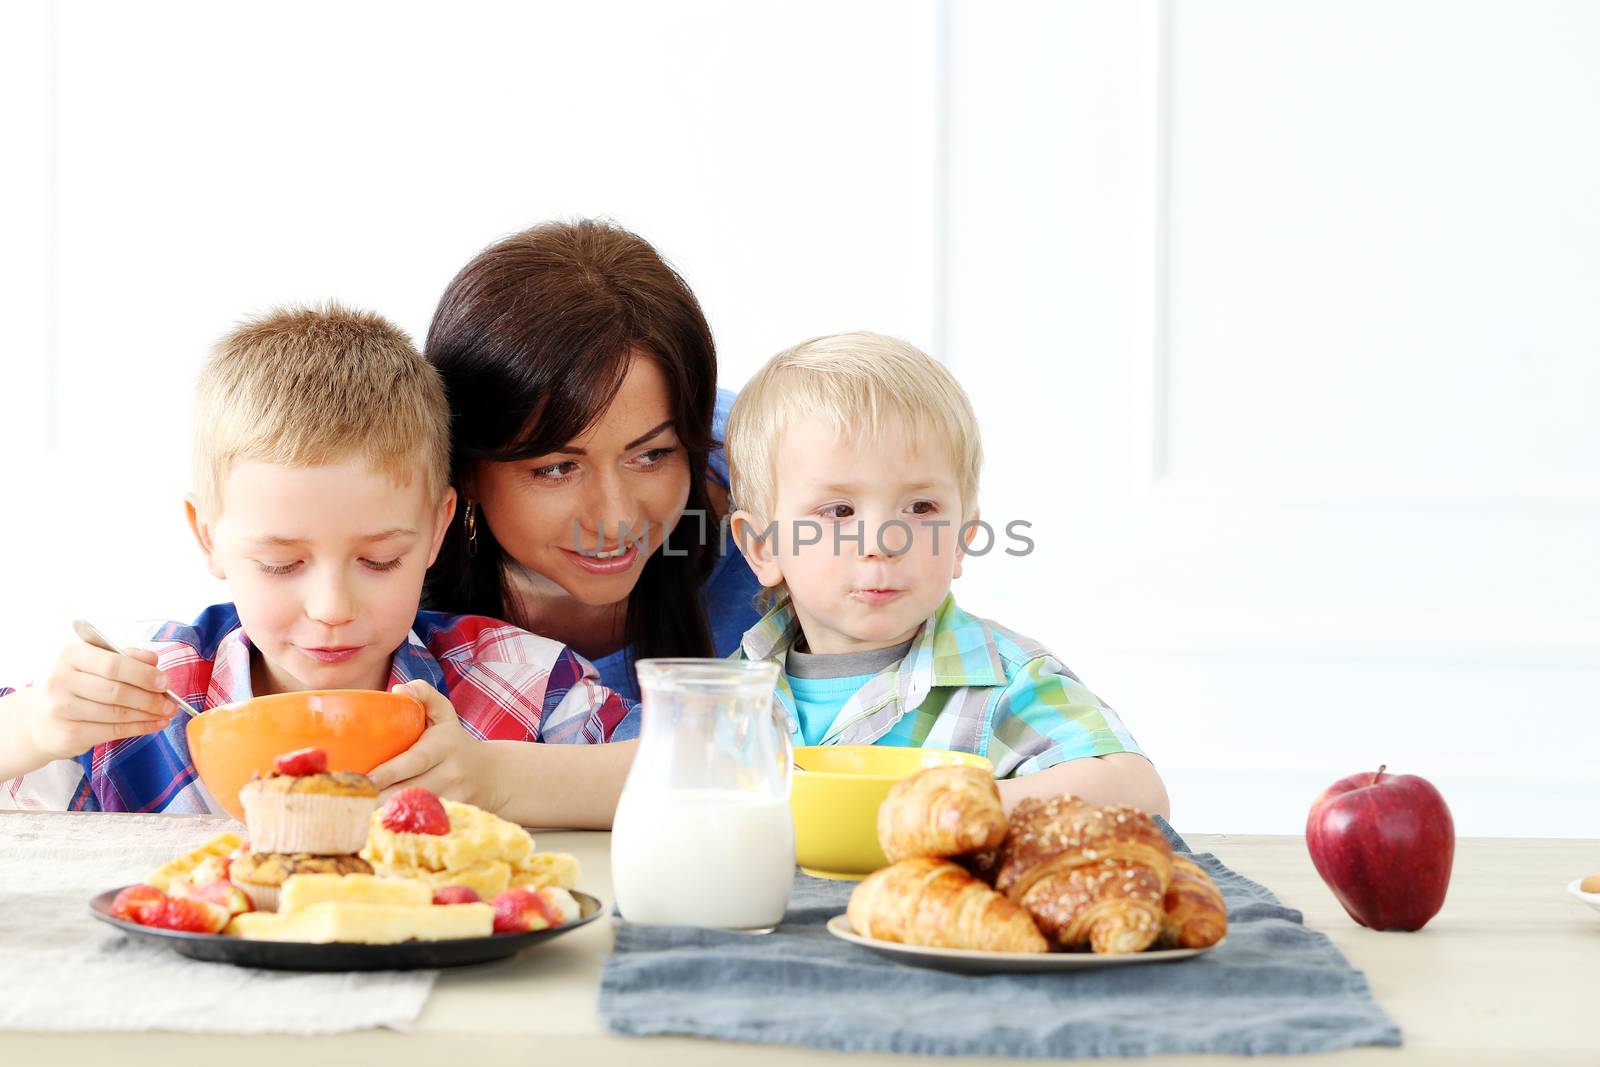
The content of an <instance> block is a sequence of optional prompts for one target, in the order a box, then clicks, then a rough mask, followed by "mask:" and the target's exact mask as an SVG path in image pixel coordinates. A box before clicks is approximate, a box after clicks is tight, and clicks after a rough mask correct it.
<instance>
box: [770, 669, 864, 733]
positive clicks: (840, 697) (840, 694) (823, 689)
mask: <svg viewBox="0 0 1600 1067" xmlns="http://www.w3.org/2000/svg"><path fill="white" fill-rule="evenodd" d="M871 680H872V675H870V674H852V675H849V676H847V677H843V678H801V677H798V676H796V675H793V674H791V675H789V689H790V690H791V691H792V692H793V693H794V711H795V714H796V715H797V716H798V717H799V719H800V736H801V738H803V739H804V741H805V743H806V744H808V745H820V744H821V743H822V739H823V738H824V737H826V736H827V734H828V727H830V726H832V725H833V720H834V719H836V718H838V717H839V709H841V708H843V707H844V704H845V701H847V700H849V699H850V698H851V697H853V696H855V694H856V690H857V689H860V688H861V687H862V686H864V685H866V684H867V683H868V682H869V681H871Z"/></svg>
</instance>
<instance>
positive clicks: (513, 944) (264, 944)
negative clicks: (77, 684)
mask: <svg viewBox="0 0 1600 1067" xmlns="http://www.w3.org/2000/svg"><path fill="white" fill-rule="evenodd" d="M121 891H122V890H121V889H108V890H106V891H105V892H104V893H101V894H100V895H99V896H97V897H95V898H94V899H93V900H91V901H89V914H91V915H93V916H94V917H95V918H96V919H99V920H100V921H101V922H104V923H110V924H111V925H112V926H115V927H116V928H117V929H119V930H121V931H123V932H124V933H127V934H131V935H132V936H134V937H140V938H144V939H146V940H148V941H155V942H158V943H160V944H164V945H168V946H170V947H171V948H173V949H174V950H176V951H177V953H178V954H179V955H180V956H188V957H189V958H190V959H194V960H205V961H207V962H209V963H232V964H235V965H237V966H239V967H266V968H269V969H272V970H279V971H414V970H418V969H422V968H431V967H464V966H466V965H467V964H470V963H488V962H489V961H490V960H503V959H505V958H507V957H509V956H514V955H516V954H517V953H518V952H521V951H522V950H523V949H525V948H531V947H532V946H534V945H537V944H540V943H541V942H544V941H548V940H550V939H551V938H553V937H560V936H561V935H562V934H564V933H567V932H568V931H570V930H576V929H577V928H578V927H580V926H583V925H584V924H586V923H590V922H593V921H594V920H595V919H596V918H597V917H598V916H599V915H600V914H601V912H602V911H604V909H603V908H602V907H601V906H600V901H598V900H596V899H595V898H594V897H591V896H590V895H589V894H587V893H580V892H578V891H577V890H571V893H572V896H573V898H574V899H575V900H577V902H578V908H579V911H578V917H577V918H576V919H574V920H572V921H571V922H569V923H567V924H566V925H565V926H557V927H555V928H553V929H549V930H530V931H528V932H527V933H522V934H493V935H491V936H489V937H462V938H456V939H454V940H451V941H402V942H400V943H399V944H395V945H352V944H340V943H337V942H335V943H330V944H312V943H310V942H305V941H249V940H246V939H245V938H242V937H228V936H226V935H223V934H191V933H187V932H185V931H182V930H162V929H160V928H158V927H154V926H140V925H139V924H138V923H132V922H128V921H127V920H126V919H119V918H117V917H116V916H115V915H112V914H111V902H112V901H113V900H115V899H116V897H117V894H118V893H120V892H121Z"/></svg>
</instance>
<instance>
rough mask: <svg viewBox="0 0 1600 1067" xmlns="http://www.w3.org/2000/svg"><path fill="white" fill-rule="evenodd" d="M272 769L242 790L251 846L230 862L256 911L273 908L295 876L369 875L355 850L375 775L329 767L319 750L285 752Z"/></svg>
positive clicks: (372, 802) (373, 795) (374, 792)
mask: <svg viewBox="0 0 1600 1067" xmlns="http://www.w3.org/2000/svg"><path fill="white" fill-rule="evenodd" d="M273 766H274V770H273V773H271V774H268V775H266V776H264V777H263V776H261V775H256V776H254V777H252V778H251V779H250V781H249V782H247V783H245V786H244V788H242V789H240V790H239V802H240V803H241V804H242V805H244V815H245V825H246V826H247V827H248V828H249V831H250V847H249V848H247V849H245V850H244V851H243V852H242V853H241V854H240V855H239V856H237V857H235V859H234V861H233V866H232V872H231V875H230V877H231V878H232V880H233V882H234V883H235V884H237V885H238V886H240V887H241V888H242V889H244V890H245V892H247V893H249V894H250V899H251V900H252V901H253V902H254V904H255V906H256V907H257V908H259V909H261V910H263V911H272V910H273V909H274V908H276V907H277V906H278V894H279V891H280V890H281V888H282V886H283V884H284V882H285V881H286V880H288V879H289V878H291V877H292V876H294V875H296V874H301V873H306V874H336V875H338V874H371V873H372V868H371V867H370V866H368V864H367V862H366V861H365V860H363V859H361V857H359V856H357V855H355V853H356V851H357V850H358V849H360V848H361V847H362V846H363V845H364V844H366V840H367V819H368V817H369V816H370V815H371V814H372V809H374V808H376V807H377V806H378V787H377V786H376V785H375V784H374V783H373V781H372V779H370V778H368V777H367V776H366V775H364V774H356V773H354V772H352V771H333V772H329V770H328V754H327V753H326V752H324V751H323V750H322V749H320V748H302V749H299V750H297V751H294V752H286V753H284V754H283V755H281V756H279V757H278V758H277V759H276V760H274V761H273Z"/></svg>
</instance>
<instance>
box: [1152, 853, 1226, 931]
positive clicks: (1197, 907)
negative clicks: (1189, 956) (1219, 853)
mask: <svg viewBox="0 0 1600 1067" xmlns="http://www.w3.org/2000/svg"><path fill="white" fill-rule="evenodd" d="M1165 905H1166V917H1165V919H1164V920H1163V922H1162V925H1161V943H1162V944H1163V945H1170V946H1172V947H1174V948H1205V947H1206V946H1208V945H1215V944H1216V943H1217V942H1218V941H1221V940H1222V938H1223V935H1225V934H1226V933H1227V932H1228V907H1227V905H1226V904H1224V903H1223V902H1222V893H1221V892H1220V891H1219V890H1218V889H1217V884H1216V883H1215V882H1213V881H1212V880H1211V876H1210V875H1209V874H1207V873H1206V872H1205V871H1204V870H1202V869H1201V868H1200V866H1199V865H1198V864H1196V863H1195V862H1194V861H1193V860H1190V859H1186V858H1185V857H1183V856H1174V857H1173V858H1172V882H1171V884H1170V885H1168V886H1167V896H1166V901H1165Z"/></svg>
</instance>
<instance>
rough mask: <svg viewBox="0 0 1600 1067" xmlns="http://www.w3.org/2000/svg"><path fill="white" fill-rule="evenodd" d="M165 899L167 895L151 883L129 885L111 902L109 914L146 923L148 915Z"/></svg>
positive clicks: (148, 919) (142, 923)
mask: <svg viewBox="0 0 1600 1067" xmlns="http://www.w3.org/2000/svg"><path fill="white" fill-rule="evenodd" d="M166 900H167V895H166V894H165V893H163V892H162V891H161V890H159V889H157V888H156V887H155V886H153V885H130V886H129V887H128V888H126V889H124V890H123V891H122V892H120V893H118V894H117V898H116V899H115V900H113V901H112V902H111V914H113V915H115V916H116V917H117V918H119V919H123V920H126V921H127V922H133V923H139V924H140V925H141V926H143V925H147V924H148V923H149V921H150V916H151V915H152V914H154V913H155V912H156V911H158V910H159V909H160V908H161V905H162V904H164V903H166Z"/></svg>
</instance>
